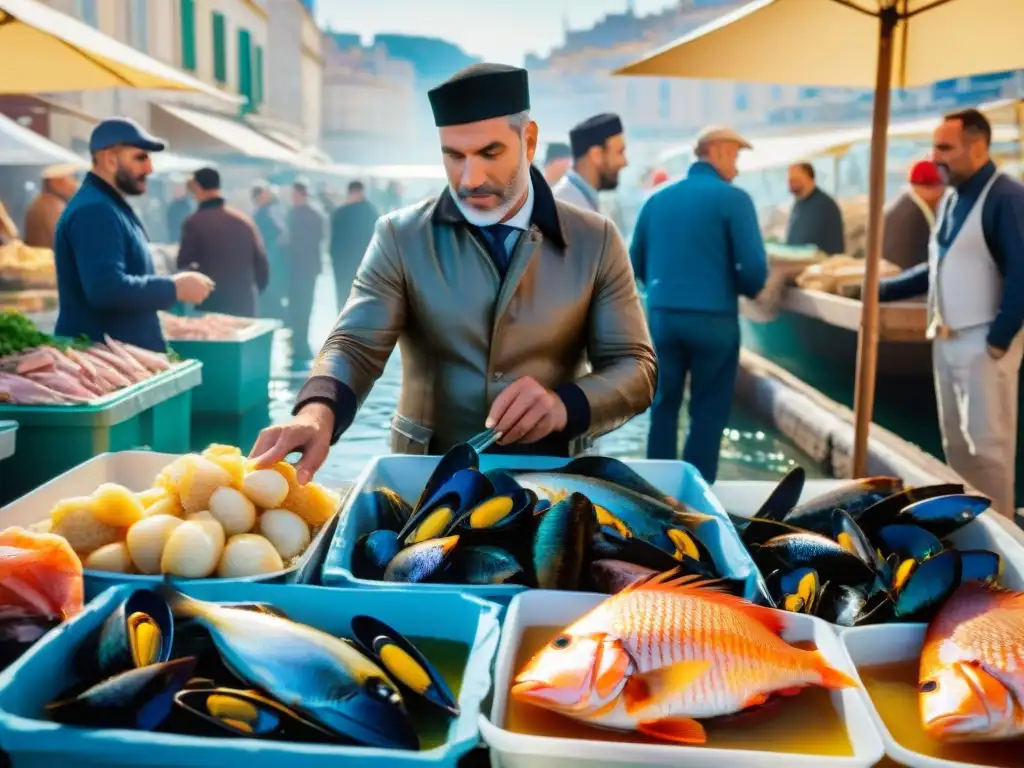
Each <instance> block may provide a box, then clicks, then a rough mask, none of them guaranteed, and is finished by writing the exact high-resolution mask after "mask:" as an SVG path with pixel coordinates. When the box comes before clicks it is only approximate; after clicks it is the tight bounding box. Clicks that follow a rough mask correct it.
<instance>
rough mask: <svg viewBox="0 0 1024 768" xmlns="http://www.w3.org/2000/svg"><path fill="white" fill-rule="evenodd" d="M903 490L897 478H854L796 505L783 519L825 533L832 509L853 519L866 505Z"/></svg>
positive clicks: (828, 531)
mask: <svg viewBox="0 0 1024 768" xmlns="http://www.w3.org/2000/svg"><path fill="white" fill-rule="evenodd" d="M902 490H903V481H902V480H900V479H899V478H898V477H866V478H864V479H862V480H854V481H852V482H849V483H845V484H844V485H841V486H840V487H838V488H836V489H834V490H832V491H829V492H828V493H823V494H822V495H820V496H816V497H815V498H813V499H810V500H809V501H805V502H804V503H802V504H799V505H798V506H796V507H794V508H793V509H792V510H791V511H790V512H789V514H787V515H786V516H785V517H784V518H782V521H783V522H784V523H789V524H790V525H795V526H796V527H797V528H805V529H806V530H808V531H813V532H814V533H820V534H822V535H824V536H828V535H830V534H831V533H832V512H833V510H836V509H842V510H845V511H846V512H849V513H850V516H851V517H853V519H854V520H856V519H857V518H858V516H859V515H860V513H861V512H863V511H864V510H866V509H867V508H868V507H870V506H872V505H873V504H877V503H878V502H879V501H881V500H882V499H884V498H886V497H887V496H891V495H893V494H894V493H899V492H900V491H902Z"/></svg>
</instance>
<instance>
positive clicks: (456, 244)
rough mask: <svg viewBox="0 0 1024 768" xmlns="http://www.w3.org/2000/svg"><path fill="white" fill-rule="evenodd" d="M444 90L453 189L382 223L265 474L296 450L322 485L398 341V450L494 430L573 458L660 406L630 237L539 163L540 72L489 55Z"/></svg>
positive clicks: (265, 456)
mask: <svg viewBox="0 0 1024 768" xmlns="http://www.w3.org/2000/svg"><path fill="white" fill-rule="evenodd" d="M429 97H430V104H431V107H432V109H433V114H434V120H435V123H436V124H437V127H438V129H439V136H440V143H441V153H442V156H443V158H444V167H445V170H446V172H447V175H448V188H447V189H445V190H444V191H443V192H442V193H441V194H440V195H439V196H437V197H434V198H432V199H429V200H425V201H423V202H420V203H417V204H415V205H413V206H410V207H407V208H404V209H401V210H399V211H396V212H395V213H393V214H391V215H388V216H384V217H382V218H381V219H380V220H379V221H378V223H377V230H376V233H375V235H374V239H373V242H372V243H371V244H370V247H369V249H368V250H367V253H366V257H365V258H364V259H363V263H362V265H361V266H360V268H359V272H358V274H357V275H356V279H355V283H354V285H353V288H352V293H351V296H350V297H349V300H348V303H347V304H346V306H345V309H344V311H343V312H342V313H341V315H340V317H339V318H338V321H337V324H336V326H335V328H334V330H333V331H332V332H331V334H330V336H329V337H328V339H327V342H326V344H325V345H324V347H323V349H322V351H321V352H320V356H319V357H318V359H317V361H316V363H315V364H314V367H313V370H312V374H311V376H310V378H309V379H308V381H307V382H306V383H305V385H304V386H303V387H302V390H301V391H300V392H299V395H298V399H297V402H296V404H295V408H294V413H295V417H294V418H293V419H292V421H291V422H290V423H288V424H285V425H282V426H275V427H270V428H268V429H266V430H264V431H263V433H262V434H261V435H260V437H259V439H258V440H257V441H256V444H255V446H254V447H253V450H252V454H251V455H252V456H253V457H254V458H256V459H257V463H258V464H259V465H261V466H267V465H269V464H273V463H274V462H276V461H279V460H281V459H284V458H285V456H287V455H288V454H289V453H291V452H293V451H299V452H301V453H302V454H303V457H302V460H301V461H300V462H299V465H298V472H299V477H300V480H308V479H309V478H310V477H311V476H312V474H313V473H314V472H315V471H316V470H317V469H318V468H319V467H320V465H321V464H322V463H323V461H324V459H325V458H326V457H327V453H328V450H329V448H330V445H331V443H332V442H334V441H336V440H337V439H338V438H339V437H340V435H341V434H342V433H343V432H344V431H345V430H346V429H347V428H348V427H349V426H350V425H351V424H352V420H353V418H354V416H355V413H356V409H357V408H358V407H359V404H360V403H362V402H363V400H364V399H365V398H366V396H367V394H368V393H369V391H370V388H371V387H372V386H373V384H374V382H375V381H376V380H377V379H378V378H379V377H380V375H381V373H382V372H383V371H384V366H385V364H386V363H387V361H388V358H389V357H390V355H391V352H392V350H393V349H394V346H395V344H396V343H398V344H399V345H400V347H401V351H402V390H401V394H400V396H399V402H398V412H397V413H396V414H395V416H394V419H393V421H392V433H391V436H392V441H391V447H392V450H393V451H395V452H398V453H413V454H438V453H443V452H444V451H447V450H448V449H449V448H451V447H452V446H453V445H455V444H457V443H459V442H462V441H465V440H468V439H469V438H471V437H473V436H474V435H476V434H477V433H479V432H481V431H482V430H484V429H485V428H486V427H493V428H494V429H495V430H496V431H497V432H499V433H500V434H501V435H502V437H501V439H500V441H499V444H498V446H496V449H497V450H499V451H504V452H511V453H531V454H540V455H552V456H566V455H569V453H570V452H571V450H572V446H573V443H574V438H578V437H580V436H584V435H591V434H601V433H604V432H608V431H610V430H612V429H615V428H616V427H618V426H620V425H621V424H623V423H624V422H625V421H627V420H629V419H630V418H632V417H633V416H635V415H636V414H638V413H641V412H642V411H644V410H645V409H646V408H647V407H648V406H649V405H650V403H651V399H652V397H653V395H654V387H655V382H656V380H657V363H656V360H655V356H654V350H653V348H652V346H651V340H650V336H649V335H648V332H647V323H646V321H645V320H644V314H643V308H642V307H641V304H640V299H639V296H638V294H637V290H636V285H635V283H634V280H633V273H632V270H631V269H630V264H629V256H628V254H627V252H626V246H625V243H623V241H622V238H621V236H620V235H619V233H618V232H617V231H616V229H615V227H614V226H613V225H612V224H611V223H610V222H609V221H608V220H607V219H606V218H604V217H602V216H599V215H597V214H594V213H592V212H590V211H583V210H581V209H579V208H577V207H575V206H572V205H568V204H565V203H562V202H560V201H556V200H555V199H554V196H553V195H552V193H551V188H550V187H549V186H548V185H547V182H545V181H544V177H543V175H541V173H540V172H539V171H537V170H535V169H532V168H531V166H530V163H531V161H532V160H533V156H534V153H535V151H536V148H537V133H538V131H537V124H536V123H534V122H533V121H532V120H530V115H529V109H530V97H529V87H528V82H527V73H526V71H525V70H523V69H518V68H515V67H507V66H503V65H497V64H475V65H472V66H470V67H468V68H466V69H464V70H461V71H460V72H458V73H456V74H455V75H453V76H452V77H451V79H449V80H448V81H446V82H445V83H442V84H441V85H439V86H438V87H436V88H434V89H433V90H432V91H430V94H429ZM584 356H586V358H587V359H589V361H590V362H591V364H592V365H593V371H592V372H590V373H586V372H585V368H584Z"/></svg>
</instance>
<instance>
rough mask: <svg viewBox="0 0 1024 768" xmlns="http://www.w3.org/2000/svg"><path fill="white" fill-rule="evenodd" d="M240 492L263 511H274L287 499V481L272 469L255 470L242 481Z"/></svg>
mask: <svg viewBox="0 0 1024 768" xmlns="http://www.w3.org/2000/svg"><path fill="white" fill-rule="evenodd" d="M242 492H243V493H245V495H246V496H248V497H249V498H250V499H251V500H252V502H253V503H254V504H256V505H257V506H259V507H263V508H264V509H276V508H277V507H279V506H281V502H283V501H284V500H285V499H286V498H287V497H288V481H287V480H286V479H285V478H284V477H283V476H282V475H281V474H280V473H279V472H276V471H274V470H273V469H257V470H256V471H255V472H250V473H249V474H248V475H246V476H245V480H244V481H242Z"/></svg>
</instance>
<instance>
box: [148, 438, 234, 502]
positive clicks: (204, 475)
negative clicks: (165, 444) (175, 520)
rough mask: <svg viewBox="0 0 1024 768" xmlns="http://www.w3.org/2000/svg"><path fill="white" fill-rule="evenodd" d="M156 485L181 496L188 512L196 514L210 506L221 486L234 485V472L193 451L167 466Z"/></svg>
mask: <svg viewBox="0 0 1024 768" xmlns="http://www.w3.org/2000/svg"><path fill="white" fill-rule="evenodd" d="M155 484H156V485H157V486H158V487H160V488H164V489H166V490H168V491H170V492H171V493H172V494H175V495H177V496H178V498H179V499H180V500H181V507H182V510H183V511H184V512H185V514H192V513H193V512H199V511H201V510H204V509H206V508H207V507H208V506H209V504H210V496H212V495H213V492H214V491H216V490H217V489H218V488H220V487H221V486H224V485H231V474H230V473H229V472H228V471H227V470H226V469H224V468H223V467H220V466H218V465H217V464H215V463H214V462H212V461H210V460H209V459H207V458H205V457H204V456H200V455H199V454H196V453H190V454H188V455H186V456H182V457H181V458H180V459H176V460H175V461H173V462H172V463H171V464H169V465H168V466H167V467H165V468H164V470H163V471H162V472H161V473H160V474H159V475H157V478H156V481H155Z"/></svg>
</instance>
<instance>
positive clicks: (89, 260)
mask: <svg viewBox="0 0 1024 768" xmlns="http://www.w3.org/2000/svg"><path fill="white" fill-rule="evenodd" d="M163 149H164V143H163V141H161V140H159V139H157V138H155V137H153V136H150V135H149V134H148V133H147V132H146V131H144V130H143V129H142V128H141V127H140V126H139V125H138V124H137V123H135V122H134V121H133V120H130V119H128V118H123V117H115V118H109V119H107V120H104V121H102V122H100V123H99V124H98V125H97V126H96V127H95V128H94V129H93V132H92V136H91V137H90V139H89V151H90V153H91V154H92V170H91V171H90V173H89V174H88V175H87V176H86V178H85V181H84V182H83V183H82V186H81V187H80V188H79V190H78V192H76V193H75V195H74V197H72V198H71V200H70V201H69V202H68V205H67V208H65V209H64V213H62V214H61V217H60V219H59V220H58V222H57V232H56V235H55V237H54V260H55V262H56V265H57V291H58V296H59V302H60V312H59V314H58V316H57V326H56V333H57V334H58V335H59V336H71V337H76V336H88V337H89V338H91V339H93V340H94V341H102V340H103V335H104V334H109V335H110V336H111V337H113V338H115V339H117V340H118V341H125V342H128V343H131V344H135V345H137V346H140V347H144V348H145V349H152V350H156V351H160V352H163V351H165V350H166V347H167V345H166V342H165V341H164V337H163V332H162V331H161V329H160V321H159V319H158V318H157V310H161V309H170V308H171V307H172V306H173V305H174V303H175V302H176V301H182V302H187V303H190V304H200V303H202V302H203V301H205V300H206V297H207V296H209V294H210V291H211V290H212V288H213V281H211V280H210V279H209V278H208V277H207V276H206V275H202V274H199V273H198V272H181V273H179V274H176V275H174V276H172V277H163V276H158V275H156V274H154V270H153V258H152V255H151V254H150V250H149V236H148V235H147V234H146V230H145V228H144V227H143V226H142V222H141V221H140V220H139V217H138V216H137V215H136V214H135V211H134V210H132V208H131V206H130V205H128V201H127V200H125V196H127V195H141V194H143V193H144V192H145V191H146V179H147V177H148V176H149V175H150V174H151V173H152V172H153V164H152V161H151V160H150V157H149V153H150V152H160V151H162V150H163Z"/></svg>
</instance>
